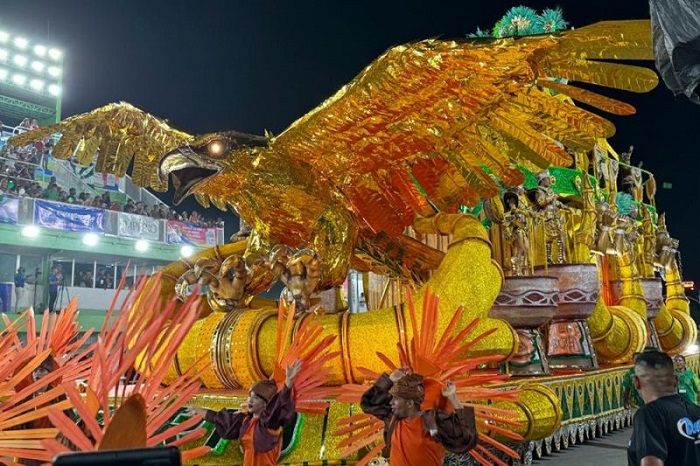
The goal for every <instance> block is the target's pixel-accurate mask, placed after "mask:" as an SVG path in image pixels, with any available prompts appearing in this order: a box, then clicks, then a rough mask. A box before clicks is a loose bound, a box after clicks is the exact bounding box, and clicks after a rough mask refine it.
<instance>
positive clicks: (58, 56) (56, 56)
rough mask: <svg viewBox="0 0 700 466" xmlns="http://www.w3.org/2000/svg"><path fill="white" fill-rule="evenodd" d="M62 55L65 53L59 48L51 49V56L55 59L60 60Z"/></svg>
mask: <svg viewBox="0 0 700 466" xmlns="http://www.w3.org/2000/svg"><path fill="white" fill-rule="evenodd" d="M62 56H63V53H62V52H61V51H60V50H58V49H50V50H49V57H51V58H53V59H54V60H60V59H61V57H62Z"/></svg>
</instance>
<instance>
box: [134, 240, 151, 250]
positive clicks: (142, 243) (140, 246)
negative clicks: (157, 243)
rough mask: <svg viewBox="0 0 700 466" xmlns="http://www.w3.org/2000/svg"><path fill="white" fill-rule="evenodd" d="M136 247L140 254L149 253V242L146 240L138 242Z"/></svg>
mask: <svg viewBox="0 0 700 466" xmlns="http://www.w3.org/2000/svg"><path fill="white" fill-rule="evenodd" d="M134 247H135V248H136V250H137V251H140V252H145V251H148V241H146V240H145V239H140V240H138V241H137V242H136V244H135V245H134Z"/></svg>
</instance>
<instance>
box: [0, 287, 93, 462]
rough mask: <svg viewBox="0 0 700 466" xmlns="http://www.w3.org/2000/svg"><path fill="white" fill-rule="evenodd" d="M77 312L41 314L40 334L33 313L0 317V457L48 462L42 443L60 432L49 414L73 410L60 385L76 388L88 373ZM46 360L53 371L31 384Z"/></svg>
mask: <svg viewBox="0 0 700 466" xmlns="http://www.w3.org/2000/svg"><path fill="white" fill-rule="evenodd" d="M76 309H77V303H76V302H74V301H72V302H71V303H70V304H69V306H68V307H67V308H66V309H63V310H62V311H61V312H60V313H59V314H49V313H45V314H44V316H43V319H42V323H41V328H40V331H39V333H38V334H37V328H36V321H35V318H34V311H33V310H32V309H28V310H26V311H25V312H24V313H23V314H22V315H21V316H19V317H18V318H17V319H15V320H14V321H10V319H9V318H8V316H7V315H5V314H3V316H2V318H3V320H4V322H5V326H6V330H5V332H3V333H2V334H1V335H0V352H1V354H3V358H2V361H0V381H2V382H0V400H2V403H0V432H1V433H2V435H0V457H3V458H10V457H14V458H17V459H18V460H19V459H20V458H24V459H32V460H38V461H49V460H50V459H51V454H50V453H49V452H48V451H47V450H46V449H45V448H44V446H43V445H42V442H43V441H53V440H54V439H55V438H56V436H57V435H58V433H59V432H60V431H61V430H60V429H59V428H57V427H56V426H54V425H51V424H50V423H49V421H48V419H49V413H50V412H51V411H53V410H67V409H70V408H71V406H72V404H71V402H70V401H69V400H67V399H66V397H65V391H64V387H63V386H61V383H62V382H63V383H64V384H65V386H69V387H72V388H73V389H75V381H76V380H77V379H80V378H83V377H85V376H86V375H87V372H88V369H89V363H90V361H89V360H87V359H86V358H84V356H85V354H86V352H87V351H89V350H90V348H84V349H82V350H81V348H82V347H83V346H84V343H85V341H86V339H87V338H88V337H89V333H87V334H86V335H84V336H83V337H79V327H78V324H77V311H76ZM20 329H24V330H25V332H26V342H22V341H21V340H20V339H19V337H18V332H19V330H20ZM49 357H52V358H53V360H54V361H55V362H56V364H55V366H54V367H53V370H52V371H51V372H49V374H48V375H46V376H45V377H43V378H42V379H40V380H37V381H34V379H33V376H32V373H33V372H34V371H35V370H36V369H37V368H38V367H39V366H40V365H42V363H44V362H45V361H46V360H47V358H49ZM3 462H6V463H7V464H19V463H15V462H14V461H10V460H3Z"/></svg>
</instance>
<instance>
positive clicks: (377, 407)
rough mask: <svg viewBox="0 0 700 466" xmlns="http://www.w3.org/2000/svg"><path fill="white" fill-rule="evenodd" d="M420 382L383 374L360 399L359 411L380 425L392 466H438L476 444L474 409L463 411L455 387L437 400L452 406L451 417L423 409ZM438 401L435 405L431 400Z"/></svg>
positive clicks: (402, 373) (404, 373)
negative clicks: (378, 420) (381, 422)
mask: <svg viewBox="0 0 700 466" xmlns="http://www.w3.org/2000/svg"><path fill="white" fill-rule="evenodd" d="M423 382H424V381H423V377H422V376H421V375H419V374H413V373H410V370H409V369H408V368H402V369H396V370H395V371H394V372H392V373H391V375H387V374H382V376H381V377H379V380H377V381H376V382H375V384H374V385H373V386H372V388H370V389H369V390H367V392H365V394H364V395H363V396H362V401H361V402H360V406H361V407H362V410H363V411H364V412H365V413H367V414H371V415H373V416H375V417H377V418H378V419H380V420H381V421H383V422H384V425H385V428H384V443H385V444H386V448H387V449H388V450H389V463H390V464H391V465H392V466H408V465H414V464H420V465H422V466H432V465H435V466H438V465H441V464H442V463H443V459H444V456H445V450H448V451H450V452H452V453H458V454H461V453H466V452H467V451H469V450H471V449H472V448H474V446H475V445H476V443H477V440H478V433H477V431H476V420H475V417H474V409H473V408H464V407H462V404H461V403H460V401H459V399H458V398H457V391H456V386H455V384H454V382H451V381H449V382H447V384H446V387H445V389H444V390H442V391H441V392H440V393H438V395H442V397H444V398H445V399H446V400H447V401H449V402H450V404H451V406H452V408H453V409H454V412H447V411H443V410H440V409H423V403H425V402H426V401H427V402H428V404H431V403H430V401H433V400H426V390H425V386H424V384H423ZM434 401H438V400H434Z"/></svg>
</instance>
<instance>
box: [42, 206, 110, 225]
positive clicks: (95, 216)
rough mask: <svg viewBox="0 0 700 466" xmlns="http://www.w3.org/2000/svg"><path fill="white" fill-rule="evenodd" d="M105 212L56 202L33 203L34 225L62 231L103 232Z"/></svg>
mask: <svg viewBox="0 0 700 466" xmlns="http://www.w3.org/2000/svg"><path fill="white" fill-rule="evenodd" d="M104 217H105V211H104V210H102V209H95V208H93V207H83V206H76V205H70V204H61V203H57V202H49V201H42V200H39V199H36V200H35V201H34V224H35V225H41V226H44V227H46V228H52V229H54V230H64V231H104Z"/></svg>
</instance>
